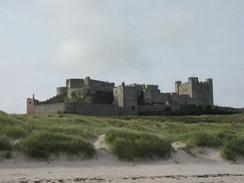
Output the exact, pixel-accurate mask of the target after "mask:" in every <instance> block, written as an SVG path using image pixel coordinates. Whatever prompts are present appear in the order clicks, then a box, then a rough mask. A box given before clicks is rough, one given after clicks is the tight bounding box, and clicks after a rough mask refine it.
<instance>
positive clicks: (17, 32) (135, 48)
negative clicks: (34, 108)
mask: <svg viewBox="0 0 244 183" xmlns="http://www.w3.org/2000/svg"><path fill="white" fill-rule="evenodd" d="M243 44H244V1H243V0H21V1H20V0H0V82H1V85H0V86H1V88H0V89H1V90H0V109H2V110H5V111H7V112H10V113H24V112H25V109H26V98H27V97H30V96H32V94H33V93H34V94H35V95H36V97H37V98H38V99H40V100H44V99H47V98H49V97H52V96H54V95H55V93H56V87H57V86H62V85H65V79H66V78H83V77H86V76H91V77H92V78H95V79H101V80H106V81H114V82H115V83H116V84H120V83H121V82H122V81H125V82H126V83H148V84H158V85H159V87H160V89H161V90H162V92H172V91H174V81H175V80H182V81H187V79H188V77H189V76H199V78H200V79H201V80H205V79H206V78H209V77H211V78H213V81H214V100H215V104H217V105H224V106H233V107H243V106H244V99H243V95H244V45H243Z"/></svg>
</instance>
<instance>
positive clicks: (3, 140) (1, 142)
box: [0, 136, 12, 151]
mask: <svg viewBox="0 0 244 183" xmlns="http://www.w3.org/2000/svg"><path fill="white" fill-rule="evenodd" d="M11 149H12V146H11V144H10V142H9V140H8V139H7V137H5V136H0V151H3V150H11Z"/></svg>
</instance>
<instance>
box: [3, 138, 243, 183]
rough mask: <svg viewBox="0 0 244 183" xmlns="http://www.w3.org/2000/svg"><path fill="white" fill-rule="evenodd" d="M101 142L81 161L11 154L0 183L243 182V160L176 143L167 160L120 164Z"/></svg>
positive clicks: (5, 164) (121, 162)
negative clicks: (230, 159)
mask: <svg viewBox="0 0 244 183" xmlns="http://www.w3.org/2000/svg"><path fill="white" fill-rule="evenodd" d="M103 140H104V137H103V136H102V137H100V138H99V141H97V142H95V147H96V148H97V150H98V154H97V157H96V158H94V159H92V160H85V161H82V160H80V159H78V158H77V157H74V158H70V157H67V156H65V155H60V156H59V157H52V158H51V160H50V161H49V162H46V161H37V160H33V159H29V158H28V157H25V156H24V155H23V154H22V153H20V152H14V157H13V158H12V159H10V160H6V159H4V160H1V161H0V182H3V183H7V182H9V183H10V182H11V183H12V182H22V183H24V182H36V183H38V182H91V183H97V182H116V183H117V182H120V183H124V182H131V183H139V182H140V183H144V182H145V183H156V182H166V183H167V182H170V183H174V182H180V183H189V182H199V183H200V182H201V183H210V182H211V183H212V182H219V183H220V182H221V183H225V182H226V183H227V182H228V183H229V182H232V183H243V182H244V161H243V160H241V159H240V160H239V161H238V162H236V163H233V162H228V161H224V160H223V159H221V157H220V155H219V152H218V151H217V150H216V149H209V148H196V149H193V150H192V152H191V153H189V152H185V151H184V150H183V149H184V145H182V144H178V145H176V146H177V147H176V146H175V149H176V151H175V152H174V153H173V154H172V156H171V157H170V158H168V159H155V160H150V161H149V160H141V161H139V162H123V161H119V160H118V159H117V158H116V157H114V156H113V155H111V154H110V153H109V152H108V151H107V146H106V145H104V144H103Z"/></svg>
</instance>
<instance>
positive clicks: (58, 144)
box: [20, 131, 95, 159]
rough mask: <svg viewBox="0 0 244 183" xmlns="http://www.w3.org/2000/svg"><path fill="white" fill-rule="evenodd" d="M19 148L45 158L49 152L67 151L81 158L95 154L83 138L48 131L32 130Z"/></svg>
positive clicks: (33, 155)
mask: <svg viewBox="0 0 244 183" xmlns="http://www.w3.org/2000/svg"><path fill="white" fill-rule="evenodd" d="M20 148H21V150H22V151H24V152H25V153H26V154H28V155H29V156H31V157H33V158H40V159H47V158H48V157H49V155H50V154H51V153H55V154H59V153H67V154H69V155H78V156H82V157H83V158H91V157H92V156H93V155H94V154H95V149H94V146H93V145H92V144H90V143H89V142H86V141H85V140H83V139H81V138H78V137H72V136H67V135H64V134H57V133H50V132H45V131H41V132H34V133H33V134H32V135H30V136H28V137H27V138H26V139H25V140H23V141H22V142H21V144H20Z"/></svg>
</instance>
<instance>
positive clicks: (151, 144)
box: [105, 129, 172, 160]
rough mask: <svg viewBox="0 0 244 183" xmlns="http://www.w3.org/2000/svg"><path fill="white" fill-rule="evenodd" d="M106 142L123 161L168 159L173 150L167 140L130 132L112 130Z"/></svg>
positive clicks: (107, 135)
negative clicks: (154, 158) (153, 158)
mask: <svg viewBox="0 0 244 183" xmlns="http://www.w3.org/2000/svg"><path fill="white" fill-rule="evenodd" d="M105 140H106V142H107V143H108V144H109V145H110V148H111V151H112V153H113V154H115V155H116V156H117V157H118V158H119V159H122V160H134V159H139V158H152V157H155V156H158V157H166V156H168V155H170V152H171V150H172V149H171V144H170V143H169V142H168V141H167V140H164V139H161V138H159V137H158V136H156V135H151V134H147V133H139V132H134V131H128V130H115V129H114V130H110V131H109V132H108V133H107V134H106V138H105Z"/></svg>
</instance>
